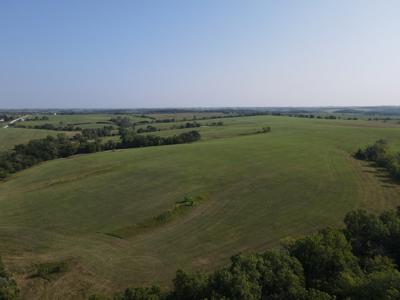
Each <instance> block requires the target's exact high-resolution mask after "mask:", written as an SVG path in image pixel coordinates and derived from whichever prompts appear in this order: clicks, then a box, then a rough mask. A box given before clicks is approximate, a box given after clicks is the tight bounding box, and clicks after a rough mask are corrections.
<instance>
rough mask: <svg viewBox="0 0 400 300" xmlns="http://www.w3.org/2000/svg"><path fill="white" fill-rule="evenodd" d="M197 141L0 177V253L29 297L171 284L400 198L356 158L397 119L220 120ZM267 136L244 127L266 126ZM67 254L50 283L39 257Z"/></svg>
mask: <svg viewBox="0 0 400 300" xmlns="http://www.w3.org/2000/svg"><path fill="white" fill-rule="evenodd" d="M224 124H225V126H223V127H213V128H211V127H200V131H201V132H202V134H203V137H204V138H203V140H202V141H200V142H197V143H193V144H184V145H172V146H162V147H149V148H140V149H127V150H120V151H114V152H112V151H111V152H102V153H96V154H91V155H82V156H76V157H71V158H68V159H59V160H55V161H51V162H47V163H43V164H40V165H38V166H36V167H33V168H31V169H28V170H25V171H23V172H20V173H18V174H15V175H13V176H11V177H10V178H9V179H7V180H6V181H5V182H2V183H0V252H1V254H2V256H3V257H4V260H5V262H6V264H7V266H8V267H9V268H10V270H11V271H12V272H13V273H14V274H15V276H16V278H17V280H18V282H19V284H20V285H21V287H22V293H23V296H25V297H28V298H29V299H54V298H57V297H58V298H61V299H68V298H69V299H79V298H84V297H85V296H87V295H88V294H90V293H93V292H105V293H112V292H114V291H118V290H122V289H124V288H126V287H127V286H133V285H142V284H145V285H148V284H152V283H158V284H160V285H162V286H164V287H166V286H168V285H169V284H170V279H171V278H172V277H173V276H174V272H175V271H176V269H177V268H184V269H185V270H188V271H193V270H205V271H209V270H212V269H214V268H216V267H218V266H220V265H223V264H225V263H226V262H227V261H228V259H229V257H230V256H231V255H233V254H235V253H238V252H240V251H242V252H247V251H262V250H264V249H266V248H269V247H274V246H277V245H279V242H280V241H281V240H282V239H286V238H288V237H297V236H301V235H303V234H306V233H309V232H312V231H315V230H317V229H319V228H322V227H324V226H327V225H332V226H340V225H341V220H342V219H343V216H344V215H345V214H346V213H347V212H348V211H349V210H352V209H356V208H359V207H362V208H366V209H369V210H372V211H380V210H383V209H386V208H389V207H395V206H397V205H398V204H399V203H400V200H399V199H400V198H399V196H400V188H399V186H398V185H397V184H395V183H393V182H391V181H390V179H388V178H387V177H385V176H384V174H381V173H379V172H377V171H376V170H375V169H374V168H372V167H370V166H368V165H366V164H364V163H362V162H359V161H356V160H354V159H353V158H352V157H351V153H352V152H353V151H355V150H356V149H357V148H358V147H360V146H364V145H365V144H367V143H371V142H374V141H375V140H377V139H379V138H386V139H388V140H389V141H390V142H391V145H392V146H393V147H394V148H396V147H398V146H399V145H400V139H399V136H400V128H385V127H383V126H379V127H374V126H373V125H374V124H373V122H367V121H340V120H337V121H335V120H311V119H297V118H286V117H270V116H260V117H245V118H231V119H224ZM265 125H267V126H271V127H272V132H270V133H266V134H253V135H244V134H247V133H250V132H255V131H256V130H257V129H260V128H261V127H262V126H265ZM201 195H207V201H205V202H203V203H201V204H199V205H197V206H196V207H194V208H192V209H190V211H189V212H187V213H185V214H183V215H182V216H179V217H177V218H174V219H173V220H172V221H170V222H167V223H165V224H164V225H163V226H155V227H154V229H153V230H146V231H145V232H143V233H141V234H137V235H133V236H132V237H127V238H122V239H121V238H117V237H112V236H110V235H108V234H107V233H109V232H114V231H118V230H119V229H121V228H122V229H123V228H129V227H130V226H133V225H135V224H141V223H142V222H146V220H149V219H151V218H154V217H156V216H158V215H160V214H161V213H163V212H165V211H166V210H168V209H170V208H171V207H173V206H174V205H175V204H176V203H177V201H180V200H182V199H184V198H185V197H196V196H201ZM66 261H67V262H68V264H69V265H68V268H67V271H66V272H65V273H63V274H60V275H59V277H57V278H55V279H53V280H52V281H50V282H48V281H43V280H42V279H40V278H33V279H32V278H30V279H29V278H27V274H29V272H31V271H30V270H31V269H32V268H33V266H35V265H38V264H43V263H57V262H60V263H63V262H66Z"/></svg>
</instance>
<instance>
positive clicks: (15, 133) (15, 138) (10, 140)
mask: <svg viewBox="0 0 400 300" xmlns="http://www.w3.org/2000/svg"><path fill="white" fill-rule="evenodd" d="M58 133H61V132H60V131H53V130H41V129H25V128H12V127H9V128H0V151H7V150H11V149H13V148H14V146H15V145H17V144H25V143H27V142H29V141H30V140H34V139H41V138H45V137H46V136H48V135H57V134H58ZM67 134H70V133H67Z"/></svg>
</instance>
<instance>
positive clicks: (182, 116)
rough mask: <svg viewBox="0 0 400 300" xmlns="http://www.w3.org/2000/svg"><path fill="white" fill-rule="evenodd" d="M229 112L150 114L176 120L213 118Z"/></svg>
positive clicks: (155, 117) (158, 117)
mask: <svg viewBox="0 0 400 300" xmlns="http://www.w3.org/2000/svg"><path fill="white" fill-rule="evenodd" d="M226 115H229V114H224V113H222V112H194V113H193V112H180V113H170V114H166V113H163V114H149V115H148V116H149V117H152V118H154V119H156V120H165V119H175V120H176V121H184V120H191V119H193V118H197V119H201V118H212V117H221V116H226Z"/></svg>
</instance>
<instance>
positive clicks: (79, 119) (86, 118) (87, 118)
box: [16, 114, 150, 128]
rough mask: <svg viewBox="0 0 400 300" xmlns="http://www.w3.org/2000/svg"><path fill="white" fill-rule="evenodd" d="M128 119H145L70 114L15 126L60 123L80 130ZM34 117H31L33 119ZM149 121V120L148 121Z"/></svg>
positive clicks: (132, 116) (138, 117) (20, 123)
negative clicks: (117, 119)
mask: <svg viewBox="0 0 400 300" xmlns="http://www.w3.org/2000/svg"><path fill="white" fill-rule="evenodd" d="M42 116H44V115H38V117H42ZM118 116H120V117H128V118H129V119H130V120H131V121H133V122H136V121H142V120H146V119H147V118H143V117H140V116H136V115H120V114H118V115H116V114H71V115H46V117H48V118H49V119H48V120H31V121H25V122H18V123H16V126H35V125H43V124H53V125H59V124H60V123H62V124H64V125H68V124H72V125H76V126H79V127H82V128H99V127H104V126H106V125H107V124H99V123H98V122H102V123H107V122H109V123H110V124H109V125H112V123H111V122H110V119H111V118H115V117H118ZM33 117H34V116H31V118H33ZM148 120H150V119H148Z"/></svg>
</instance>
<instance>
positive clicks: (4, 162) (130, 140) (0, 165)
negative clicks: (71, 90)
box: [0, 129, 201, 178]
mask: <svg viewBox="0 0 400 300" xmlns="http://www.w3.org/2000/svg"><path fill="white" fill-rule="evenodd" d="M120 131H121V141H120V142H115V141H112V140H110V141H107V142H105V143H102V142H101V140H100V139H98V138H97V137H95V138H94V139H93V138H88V137H86V136H84V135H81V134H77V135H75V136H74V137H73V138H69V137H68V136H67V135H65V134H58V135H57V136H55V137H53V136H47V137H46V138H44V139H37V140H32V141H30V142H28V143H27V144H19V145H16V146H15V147H14V150H13V151H7V152H3V153H0V178H5V177H6V176H7V175H8V174H12V173H15V172H18V171H20V170H23V169H26V168H29V167H31V166H34V165H36V164H38V163H40V162H42V161H48V160H52V159H56V158H63V157H69V156H72V155H75V154H82V153H94V152H99V151H105V150H113V149H123V148H137V147H149V146H160V145H171V144H182V143H191V142H195V141H198V140H199V139H200V138H201V135H200V133H199V132H197V131H191V132H184V133H182V134H179V135H174V136H171V137H158V136H153V135H138V134H136V132H135V131H134V130H127V129H121V130H120Z"/></svg>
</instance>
